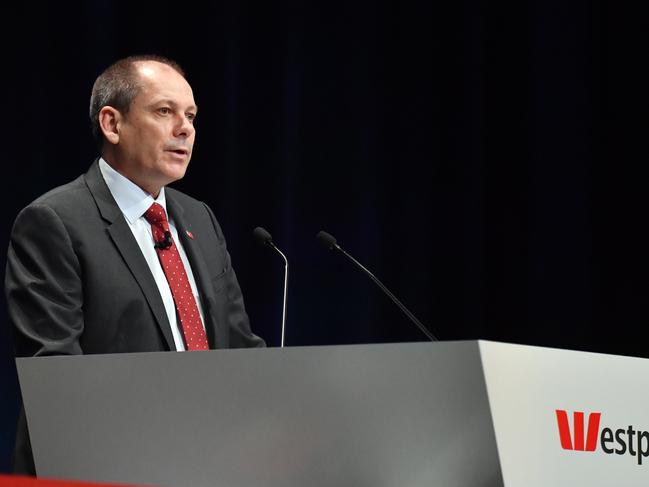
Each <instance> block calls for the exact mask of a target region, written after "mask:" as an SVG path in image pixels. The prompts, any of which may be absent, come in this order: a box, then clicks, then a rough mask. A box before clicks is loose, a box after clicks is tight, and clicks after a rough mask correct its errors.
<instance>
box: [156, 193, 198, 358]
mask: <svg viewBox="0 0 649 487" xmlns="http://www.w3.org/2000/svg"><path fill="white" fill-rule="evenodd" d="M144 218H146V220H147V221H148V222H149V223H150V224H151V231H152V232H153V240H154V241H155V243H156V244H155V248H156V252H157V253H158V257H159V258H160V264H162V269H163V270H164V273H165V276H166V277H167V282H168V283H169V288H170V289H171V295H172V296H173V298H174V304H175V305H176V313H177V315H178V319H179V320H180V324H181V327H182V330H183V336H184V337H185V346H186V348H187V350H207V349H208V348H209V347H208V345H207V337H206V335H205V329H204V328H203V323H202V322H201V315H200V313H199V312H198V306H197V305H196V300H195V299H194V294H193V293H192V288H191V286H190V285H189V279H187V273H186V272H185V266H183V262H182V260H180V255H179V254H178V249H177V248H176V244H175V243H174V241H173V239H172V237H171V232H170V231H169V222H168V221H167V215H166V214H165V210H164V208H163V207H162V206H160V205H159V204H158V203H153V204H152V205H151V207H150V208H149V209H148V210H147V211H146V213H145V214H144Z"/></svg>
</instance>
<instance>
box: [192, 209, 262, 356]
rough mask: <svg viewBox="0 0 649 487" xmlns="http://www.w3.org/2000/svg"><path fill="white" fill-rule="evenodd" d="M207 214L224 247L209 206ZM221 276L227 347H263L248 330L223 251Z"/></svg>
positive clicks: (239, 292)
mask: <svg viewBox="0 0 649 487" xmlns="http://www.w3.org/2000/svg"><path fill="white" fill-rule="evenodd" d="M205 208H206V209H207V212H208V213H209V215H210V219H211V221H212V225H213V227H214V231H215V232H216V236H217V238H218V240H220V241H222V242H223V243H224V245H225V237H224V235H223V231H222V230H221V227H220V225H219V223H218V222H217V221H216V217H215V216H214V213H213V212H212V210H211V209H210V207H209V206H207V205H205ZM223 267H224V268H223V274H222V275H221V276H219V277H218V280H219V281H221V283H222V284H219V286H220V285H222V286H223V288H222V291H221V292H222V293H223V294H224V298H225V309H224V310H223V313H222V315H221V316H222V319H225V320H226V322H227V323H226V324H227V329H228V331H229V347H230V348H247V347H264V346H266V343H265V342H264V340H263V339H262V338H260V337H258V336H257V335H255V334H254V333H253V332H252V330H251V328H250V320H249V319H248V314H247V313H246V311H245V306H244V302H243V295H242V293H241V288H240V287H239V282H238V280H237V276H236V274H235V272H234V269H233V268H232V264H231V261H230V254H229V253H228V251H227V250H226V251H225V263H224V266H223Z"/></svg>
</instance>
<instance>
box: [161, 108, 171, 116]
mask: <svg viewBox="0 0 649 487" xmlns="http://www.w3.org/2000/svg"><path fill="white" fill-rule="evenodd" d="M158 113H160V115H169V114H170V113H171V109H170V108H168V107H162V108H158Z"/></svg>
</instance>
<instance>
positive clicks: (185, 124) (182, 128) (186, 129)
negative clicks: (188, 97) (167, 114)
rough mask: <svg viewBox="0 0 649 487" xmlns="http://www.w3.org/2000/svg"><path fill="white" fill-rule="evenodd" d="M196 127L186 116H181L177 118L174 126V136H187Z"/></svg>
mask: <svg viewBox="0 0 649 487" xmlns="http://www.w3.org/2000/svg"><path fill="white" fill-rule="evenodd" d="M195 131H196V129H195V128H194V125H193V124H192V122H191V121H190V120H189V118H187V117H186V116H181V117H179V119H178V123H177V124H176V126H175V127H174V136H175V137H189V136H191V135H192V134H193V133H194V132H195Z"/></svg>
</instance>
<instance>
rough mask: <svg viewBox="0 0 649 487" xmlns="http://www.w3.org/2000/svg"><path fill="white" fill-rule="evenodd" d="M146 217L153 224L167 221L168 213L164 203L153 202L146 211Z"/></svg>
mask: <svg viewBox="0 0 649 487" xmlns="http://www.w3.org/2000/svg"><path fill="white" fill-rule="evenodd" d="M144 218H146V221H148V222H149V223H150V224H151V225H161V224H162V225H164V223H166V222H167V214H166V213H165V209H164V208H163V207H162V205H160V204H158V203H153V204H152V205H151V206H150V207H149V209H148V210H146V212H145V213H144Z"/></svg>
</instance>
